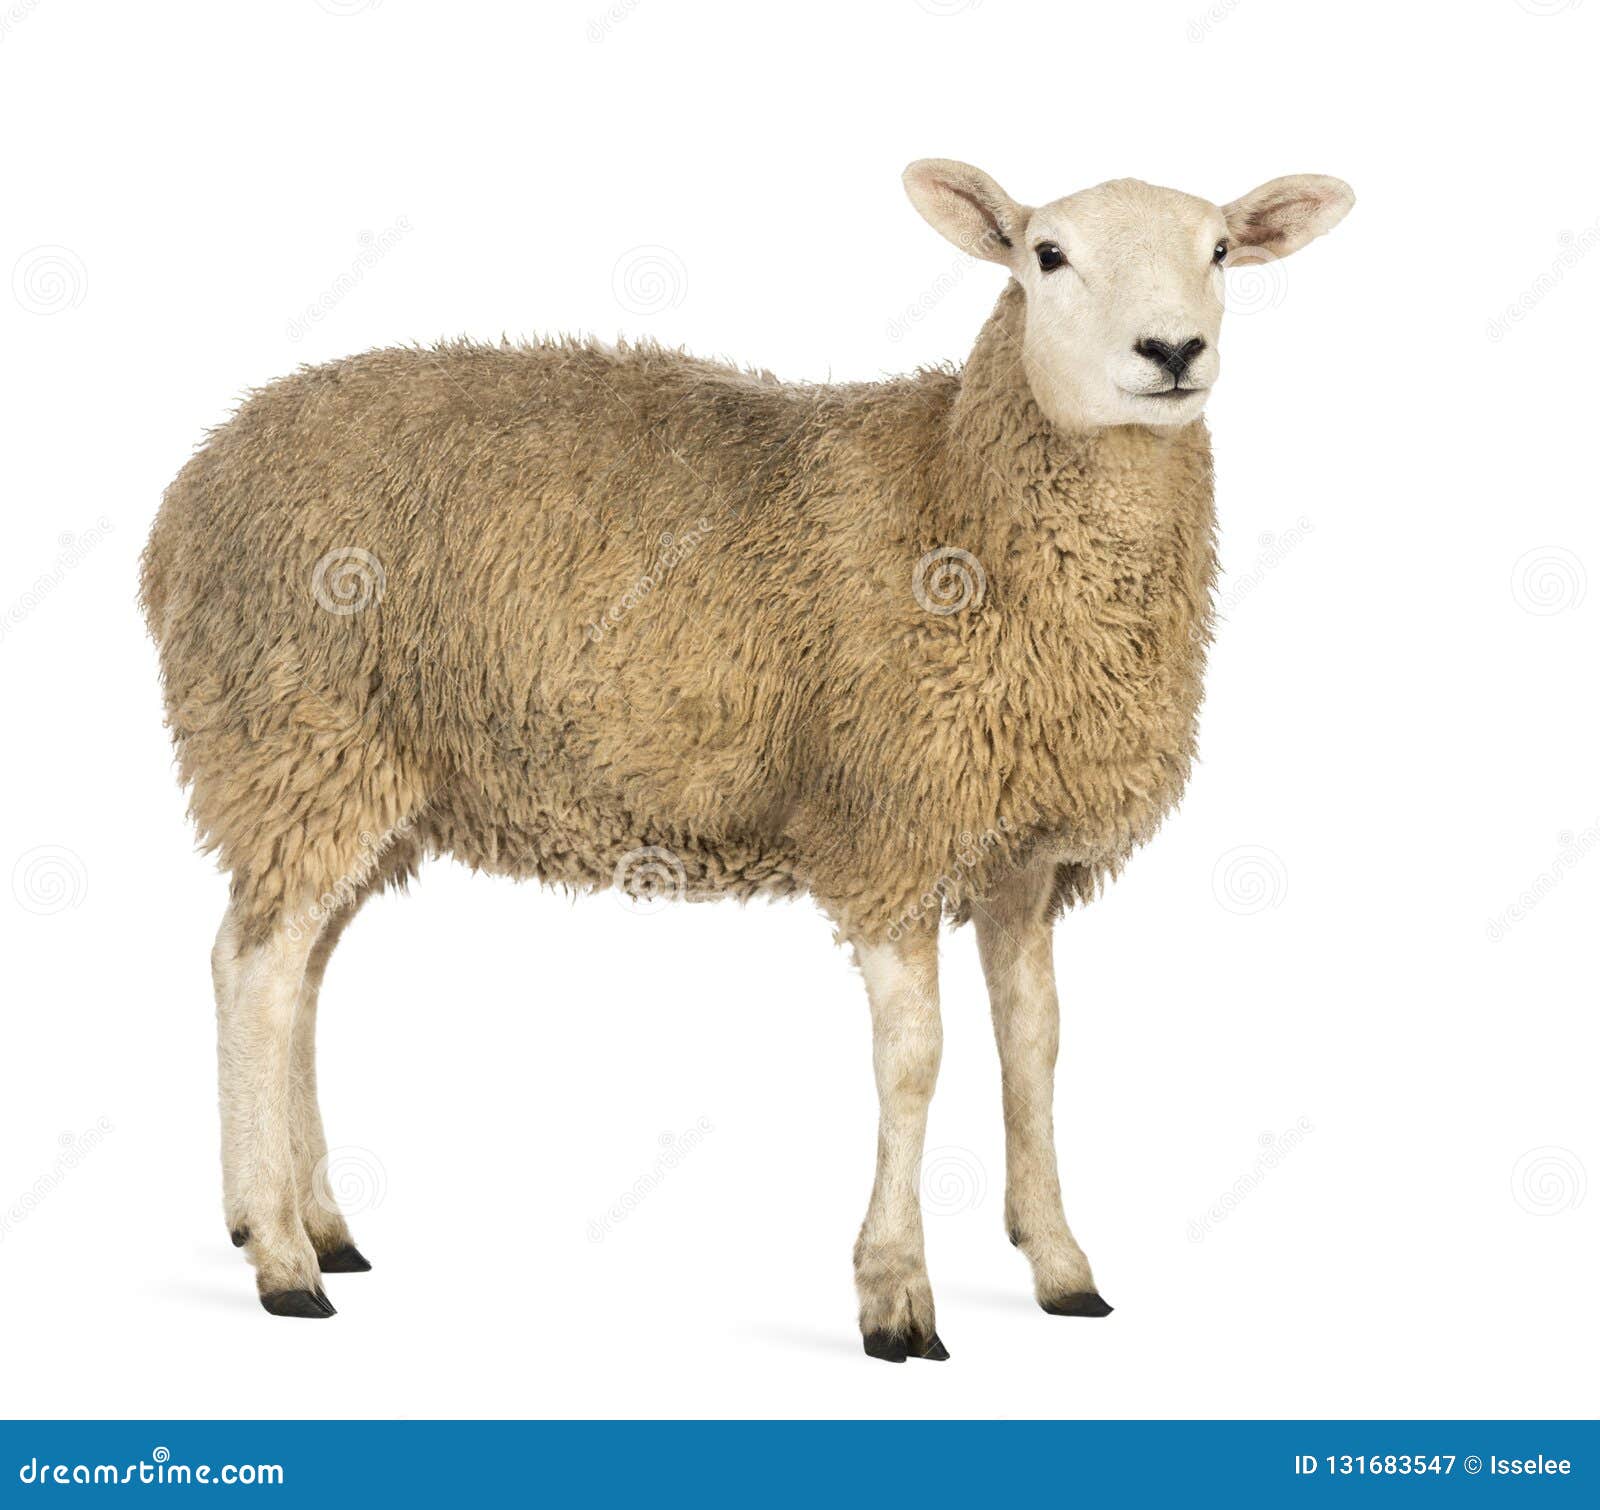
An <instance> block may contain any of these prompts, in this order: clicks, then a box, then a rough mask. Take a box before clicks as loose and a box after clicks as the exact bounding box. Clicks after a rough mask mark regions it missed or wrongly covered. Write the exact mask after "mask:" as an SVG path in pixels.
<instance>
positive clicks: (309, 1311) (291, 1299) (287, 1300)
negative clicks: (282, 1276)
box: [261, 1290, 338, 1321]
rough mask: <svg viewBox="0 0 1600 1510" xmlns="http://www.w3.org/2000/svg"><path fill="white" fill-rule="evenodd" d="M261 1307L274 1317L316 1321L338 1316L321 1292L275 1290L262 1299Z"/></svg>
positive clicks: (329, 1301) (331, 1303)
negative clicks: (297, 1317)
mask: <svg viewBox="0 0 1600 1510" xmlns="http://www.w3.org/2000/svg"><path fill="white" fill-rule="evenodd" d="M261 1305H262V1308H263V1309H264V1310H266V1311H267V1312H269V1313H270V1314H271V1315H273V1316H305V1317H308V1318H310V1319H311V1320H314V1321H321V1320H322V1319H323V1317H325V1316H334V1315H337V1314H338V1313H337V1312H336V1311H335V1310H334V1309H333V1302H332V1301H331V1300H329V1299H328V1297H327V1296H326V1295H324V1294H323V1293H322V1291H321V1290H274V1291H273V1292H272V1294H270V1295H263V1296H262V1297H261Z"/></svg>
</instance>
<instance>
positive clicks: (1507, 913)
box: [1487, 818, 1600, 944]
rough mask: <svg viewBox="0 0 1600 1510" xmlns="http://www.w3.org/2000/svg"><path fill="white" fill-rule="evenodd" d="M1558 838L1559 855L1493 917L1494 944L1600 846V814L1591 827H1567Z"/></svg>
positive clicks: (1491, 939)
mask: <svg viewBox="0 0 1600 1510" xmlns="http://www.w3.org/2000/svg"><path fill="white" fill-rule="evenodd" d="M1556 840H1557V842H1558V843H1559V844H1560V846H1561V848H1560V850H1559V851H1558V852H1557V854H1556V857H1555V859H1553V860H1552V861H1551V862H1550V863H1549V865H1547V866H1546V867H1545V868H1544V869H1543V870H1541V871H1540V872H1539V874H1538V875H1536V876H1535V877H1534V878H1533V880H1531V881H1530V882H1529V883H1528V884H1527V885H1526V886H1525V887H1524V888H1523V889H1522V891H1521V893H1520V894H1519V895H1518V896H1517V898H1516V899H1515V900H1514V901H1512V902H1510V903H1509V904H1507V905H1506V906H1505V907H1502V908H1501V909H1500V911H1499V913H1498V914H1497V915H1496V916H1494V917H1492V918H1490V919H1489V922H1488V925H1487V931H1488V934H1489V942H1490V943H1491V944H1498V943H1499V942H1500V941H1501V939H1503V938H1504V937H1505V936H1506V935H1507V934H1508V933H1510V932H1511V930H1512V929H1513V928H1515V927H1516V926H1517V924H1518V923H1520V922H1522V921H1523V919H1524V918H1526V917H1527V916H1528V914H1529V913H1530V912H1532V911H1533V909H1534V908H1535V907H1537V906H1538V905H1539V903H1541V902H1542V901H1544V899H1545V898H1546V897H1547V896H1549V895H1550V893H1551V892H1552V891H1554V890H1555V889H1556V887H1558V886H1559V885H1560V884H1561V883H1562V882H1563V881H1564V880H1566V878H1567V877H1568V876H1569V875H1571V874H1572V872H1573V870H1574V869H1575V868H1576V867H1577V865H1578V864H1579V863H1580V862H1581V861H1582V860H1584V859H1586V858H1587V857H1588V856H1589V855H1590V853H1592V852H1593V850H1594V849H1595V848H1596V847H1597V846H1600V818H1597V819H1596V820H1595V821H1594V822H1593V823H1591V824H1590V825H1589V826H1588V828H1584V829H1579V830H1578V832H1577V833H1573V832H1571V831H1570V830H1567V831H1563V832H1562V833H1560V834H1558V835H1557V836H1556Z"/></svg>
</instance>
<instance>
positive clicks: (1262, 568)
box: [1189, 514, 1316, 640]
mask: <svg viewBox="0 0 1600 1510" xmlns="http://www.w3.org/2000/svg"><path fill="white" fill-rule="evenodd" d="M1315 528H1316V526H1315V525H1314V524H1313V523H1312V522H1311V520H1309V519H1308V518H1306V516H1305V515H1304V514H1302V515H1301V516H1300V517H1299V518H1298V519H1297V520H1296V521H1295V522H1294V523H1293V524H1291V525H1290V526H1289V527H1288V529H1286V530H1282V531H1280V532H1279V533H1277V534H1274V533H1273V532H1272V531H1271V530H1265V531H1263V532H1262V534H1261V536H1260V539H1259V544H1260V546H1261V554H1260V555H1259V556H1257V557H1256V558H1255V560H1254V561H1252V562H1251V563H1250V565H1249V566H1248V567H1247V568H1246V569H1245V570H1244V571H1242V572H1237V573H1234V572H1230V573H1229V574H1228V587H1227V591H1226V592H1224V593H1222V594H1221V595H1220V596H1219V597H1218V598H1217V600H1216V607H1217V611H1218V613H1220V614H1227V613H1231V612H1232V611H1233V610H1234V609H1235V608H1237V607H1238V606H1239V605H1240V604H1241V603H1243V602H1244V601H1245V599H1246V598H1248V597H1249V596H1250V595H1251V594H1252V593H1253V592H1255V590H1256V589H1257V588H1258V587H1260V586H1261V584H1262V583H1263V582H1265V581H1266V580H1267V578H1268V577H1269V576H1270V575H1271V574H1272V573H1273V572H1274V571H1276V570H1277V569H1278V568H1279V567H1280V566H1282V565H1283V563H1284V562H1285V561H1286V560H1287V559H1288V558H1289V556H1290V554H1291V553H1292V552H1293V551H1294V550H1295V548H1296V547H1297V546H1299V545H1300V544H1301V542H1302V541H1304V540H1305V538H1306V537H1307V536H1308V535H1309V534H1311V532H1312V531H1313V530H1314V529H1315ZM1204 633H1205V631H1204V630H1203V629H1202V628H1201V627H1200V626H1199V625H1195V626H1194V628H1192V629H1191V630H1190V631H1189V637H1190V638H1191V639H1194V640H1198V639H1200V638H1201V637H1202V635H1203V634H1204Z"/></svg>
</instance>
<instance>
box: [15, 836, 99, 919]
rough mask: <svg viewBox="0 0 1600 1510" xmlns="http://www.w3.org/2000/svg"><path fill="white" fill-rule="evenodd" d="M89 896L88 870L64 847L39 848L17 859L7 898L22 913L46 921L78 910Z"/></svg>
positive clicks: (77, 856)
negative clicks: (12, 898) (74, 908)
mask: <svg viewBox="0 0 1600 1510" xmlns="http://www.w3.org/2000/svg"><path fill="white" fill-rule="evenodd" d="M88 894H89V867H88V866H86V865H85V864H84V863H83V858H82V856H80V855H79V854H78V853H77V852H76V851H75V850H70V849H68V848H67V847H66V845H64V844H40V845H37V846H35V847H34V848H33V849H30V850H25V851H24V852H23V853H22V854H20V855H18V856H17V861H16V864H14V865H13V866H12V867H11V895H12V896H13V897H15V898H16V901H17V905H18V906H19V907H20V908H22V910H23V911H24V912H31V913H33V914H34V915H35V916H36V917H42V918H43V917H50V916H52V915H53V914H55V913H58V912H65V911H66V910H67V909H68V908H69V907H78V906H81V905H82V903H83V899H84V898H85V897H86V896H88Z"/></svg>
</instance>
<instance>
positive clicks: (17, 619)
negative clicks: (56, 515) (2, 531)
mask: <svg viewBox="0 0 1600 1510" xmlns="http://www.w3.org/2000/svg"><path fill="white" fill-rule="evenodd" d="M110 533H111V521H110V520H109V519H107V518H106V517H105V515H103V514H102V515H101V516H100V518H99V519H97V520H96V521H95V522H94V523H93V524H91V525H90V526H89V528H88V529H86V530H84V531H82V532H81V533H78V534H74V533H73V532H72V531H71V530H66V531H64V532H63V533H62V534H60V535H58V536H57V537H56V544H57V545H58V546H60V548H61V550H60V554H59V555H58V556H57V557H56V559H55V560H54V561H53V562H52V563H51V564H50V569H49V570H48V571H47V572H45V573H44V574H43V575H42V576H40V577H38V578H36V579H35V580H34V584H33V586H32V587H30V588H29V589H28V590H27V591H26V592H24V593H23V594H22V596H21V597H19V598H18V599H16V601H15V602H13V603H10V604H8V605H7V607H6V609H5V611H4V613H0V640H3V639H4V638H5V637H6V636H7V635H8V634H10V633H11V631H12V630H13V629H15V628H16V627H17V626H18V625H19V624H21V623H22V621H23V620H24V619H26V618H27V617H28V615H29V614H31V613H33V612H34V610H35V609H37V608H38V607H39V605H40V604H41V603H43V602H44V600H45V599H46V598H48V597H49V596H50V594H51V593H53V592H54V591H55V590H56V589H57V588H58V587H60V586H61V584H62V583H63V582H64V581H66V579H67V577H68V575H69V574H70V573H71V572H73V571H75V570H77V568H78V567H80V566H82V565H83V563H84V561H85V560H86V559H87V558H88V556H89V554H90V552H92V551H93V550H94V548H95V547H96V546H97V545H99V544H100V542H101V541H102V540H104V539H105V538H106V536H107V535H109V534H110Z"/></svg>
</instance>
